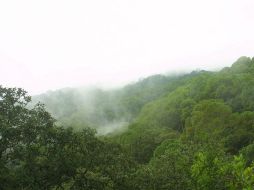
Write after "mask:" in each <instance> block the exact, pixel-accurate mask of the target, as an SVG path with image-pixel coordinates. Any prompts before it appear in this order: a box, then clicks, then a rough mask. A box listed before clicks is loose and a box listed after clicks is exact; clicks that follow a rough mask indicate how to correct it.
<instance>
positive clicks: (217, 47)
mask: <svg viewBox="0 0 254 190" xmlns="http://www.w3.org/2000/svg"><path fill="white" fill-rule="evenodd" d="M242 55H246V56H254V1H253V0H165V1H160V0H153V1H149V0H81V1H78V0H73V1H71V0H68V1H64V0H59V1H56V0H43V1H39V0H31V1H25V0H22V1H20V0H17V1H14V0H0V84H2V85H4V86H18V87H22V88H25V89H26V90H27V91H29V92H30V93H32V94H35V93H40V92H43V91H46V90H48V89H55V88H61V87H67V86H80V85H90V84H101V85H110V86H112V85H113V86H114V85H119V84H123V83H125V82H127V81H131V80H136V79H138V78H140V77H144V76H148V75H150V74H154V73H165V72H173V71H186V70H193V69H209V70H210V69H217V68H221V67H224V66H229V65H231V64H232V63H233V62H234V61H235V60H236V59H237V58H238V57H239V56H242Z"/></svg>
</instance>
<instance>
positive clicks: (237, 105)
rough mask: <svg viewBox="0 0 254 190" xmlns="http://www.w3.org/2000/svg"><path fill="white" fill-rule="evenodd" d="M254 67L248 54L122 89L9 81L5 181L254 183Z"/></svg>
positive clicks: (1, 110) (140, 189)
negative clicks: (41, 89)
mask: <svg viewBox="0 0 254 190" xmlns="http://www.w3.org/2000/svg"><path fill="white" fill-rule="evenodd" d="M253 76H254V58H252V59H251V58H249V57H241V58H239V59H238V60H237V61H236V62H235V63H234V64H233V65H232V66H231V67H228V68H224V69H222V70H221V71H218V72H208V71H194V72H191V73H189V74H184V75H179V76H164V75H155V76H151V77H148V78H145V79H142V80H140V81H138V82H136V83H133V84H129V85H127V86H125V87H123V88H119V89H115V90H102V89H97V88H94V89H72V88H69V89H62V90H58V91H54V92H48V93H46V94H42V95H38V96H35V97H32V98H31V97H30V96H28V95H27V93H26V92H25V91H24V90H22V89H19V88H7V87H2V86H0V189H7V190H8V189H52V190H53V189H88V190H92V189H94V190H100V189H103V190H104V189H109V190H110V189H115V190H121V189H123V190H127V189H128V190H133V189H137V190H155V189H158V190H160V189H161V190H163V189H165V190H166V189H174V190H177V189H179V190H188V189H195V190H215V189H217V190H224V189H232V190H238V189H246V190H247V189H248V190H251V189H254V165H253V161H254V77H253ZM38 101H40V102H41V103H38ZM43 104H45V106H44V105H43ZM96 130H97V131H98V133H97V134H96Z"/></svg>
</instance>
